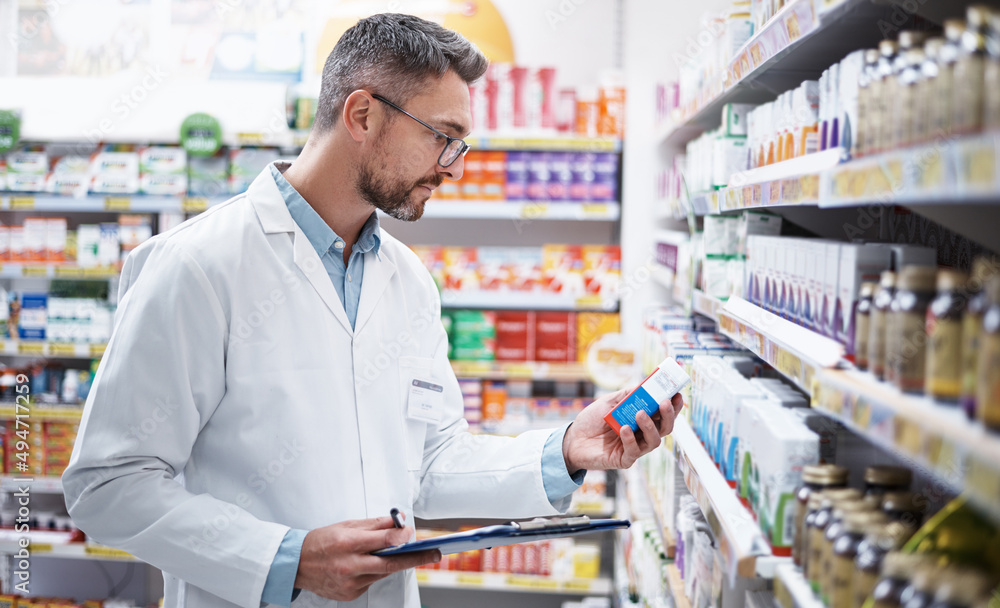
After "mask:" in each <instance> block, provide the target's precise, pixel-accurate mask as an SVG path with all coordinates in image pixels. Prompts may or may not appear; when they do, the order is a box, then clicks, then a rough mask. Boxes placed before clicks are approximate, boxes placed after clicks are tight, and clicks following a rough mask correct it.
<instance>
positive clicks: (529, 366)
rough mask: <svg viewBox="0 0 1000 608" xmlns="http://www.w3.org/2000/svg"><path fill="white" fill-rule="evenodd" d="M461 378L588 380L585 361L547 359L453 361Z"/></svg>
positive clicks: (452, 366) (452, 365) (453, 366)
mask: <svg viewBox="0 0 1000 608" xmlns="http://www.w3.org/2000/svg"><path fill="white" fill-rule="evenodd" d="M451 368H452V369H453V370H455V375H456V376H458V377H459V378H481V379H483V380H566V381H573V380H588V379H590V374H588V373H587V368H586V366H584V364H583V363H555V362H551V363H550V362H546V361H452V362H451Z"/></svg>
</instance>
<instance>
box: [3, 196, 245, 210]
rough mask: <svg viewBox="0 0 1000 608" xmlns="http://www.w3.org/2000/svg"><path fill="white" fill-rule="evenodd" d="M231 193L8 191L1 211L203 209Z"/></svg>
mask: <svg viewBox="0 0 1000 608" xmlns="http://www.w3.org/2000/svg"><path fill="white" fill-rule="evenodd" d="M228 199H229V197H228V196H218V197H203V196H155V195H151V194H124V195H118V194H88V195H85V196H81V197H74V196H65V195H58V194H45V193H37V194H36V193H31V192H23V193H17V192H7V193H4V194H3V195H0V211H49V212H58V213H73V212H83V211H86V212H108V213H160V212H173V213H199V212H201V211H204V210H205V209H208V208H209V207H211V206H213V205H218V204H219V203H222V202H224V201H226V200H228Z"/></svg>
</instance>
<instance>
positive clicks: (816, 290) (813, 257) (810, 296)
mask: <svg viewBox="0 0 1000 608" xmlns="http://www.w3.org/2000/svg"><path fill="white" fill-rule="evenodd" d="M824 251H825V245H824V243H823V242H822V241H816V240H809V241H806V303H805V306H806V308H805V311H804V314H803V316H804V318H805V327H807V328H808V329H811V330H813V331H815V330H816V329H817V328H818V327H819V324H820V321H819V318H820V316H819V315H820V309H821V308H822V305H821V304H820V302H822V300H823V281H822V277H823V268H824V265H823V253H824Z"/></svg>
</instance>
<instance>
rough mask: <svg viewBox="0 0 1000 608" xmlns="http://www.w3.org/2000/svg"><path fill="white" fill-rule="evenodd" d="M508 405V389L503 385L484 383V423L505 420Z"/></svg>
mask: <svg viewBox="0 0 1000 608" xmlns="http://www.w3.org/2000/svg"><path fill="white" fill-rule="evenodd" d="M506 405H507V389H506V388H505V387H504V385H503V383H499V384H498V383H494V382H484V383H483V421H484V422H485V421H487V420H490V421H497V422H499V421H500V420H503V417H504V412H505V411H506Z"/></svg>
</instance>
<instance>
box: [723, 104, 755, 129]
mask: <svg viewBox="0 0 1000 608" xmlns="http://www.w3.org/2000/svg"><path fill="white" fill-rule="evenodd" d="M755 107H756V106H754V105H753V104H746V103H727V104H726V105H724V106H722V123H721V124H722V127H721V129H722V131H721V135H722V136H723V137H743V136H746V135H747V114H748V113H749V112H750V110H752V109H754V108H755Z"/></svg>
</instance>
